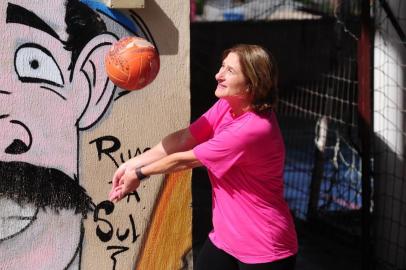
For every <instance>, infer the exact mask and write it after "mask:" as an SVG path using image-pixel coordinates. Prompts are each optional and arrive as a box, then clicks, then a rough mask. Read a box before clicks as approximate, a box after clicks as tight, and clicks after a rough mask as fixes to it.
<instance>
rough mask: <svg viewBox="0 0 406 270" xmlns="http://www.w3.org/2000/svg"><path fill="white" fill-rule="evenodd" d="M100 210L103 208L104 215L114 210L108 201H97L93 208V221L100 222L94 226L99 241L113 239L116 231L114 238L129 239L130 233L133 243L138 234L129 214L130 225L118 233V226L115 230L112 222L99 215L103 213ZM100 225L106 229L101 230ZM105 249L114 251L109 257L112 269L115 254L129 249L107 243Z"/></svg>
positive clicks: (122, 240) (114, 263)
mask: <svg viewBox="0 0 406 270" xmlns="http://www.w3.org/2000/svg"><path fill="white" fill-rule="evenodd" d="M101 210H104V213H105V215H106V216H109V215H111V214H112V213H113V211H114V204H113V203H112V202H110V201H103V202H101V203H99V204H98V205H97V206H96V208H95V211H94V214H93V221H94V222H96V223H99V222H101V224H98V225H97V227H96V235H97V237H98V238H99V239H100V241H102V242H109V241H111V240H112V239H113V234H114V231H115V232H116V234H115V235H116V238H117V239H118V240H119V241H120V242H124V241H125V240H127V239H129V237H130V235H131V243H134V242H135V241H137V239H138V237H139V236H140V235H139V234H137V230H136V228H135V221H134V218H133V216H132V215H131V214H130V215H129V216H128V219H129V221H130V227H127V228H125V229H124V233H120V228H118V227H117V229H116V230H115V228H114V226H113V224H112V223H111V222H110V221H109V220H107V219H106V218H102V217H101V216H102V215H103V214H102V213H101ZM102 226H103V227H105V228H106V227H107V229H105V230H103V229H102V228H101V227H102ZM106 249H107V250H112V251H114V252H113V253H112V254H111V256H110V258H111V259H112V261H113V270H114V269H115V268H116V265H117V258H116V256H117V255H118V254H121V253H123V252H126V251H127V250H129V247H127V246H110V245H109V246H107V248H106Z"/></svg>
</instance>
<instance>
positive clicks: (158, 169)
mask: <svg viewBox="0 0 406 270" xmlns="http://www.w3.org/2000/svg"><path fill="white" fill-rule="evenodd" d="M199 166H202V164H201V163H200V161H199V160H198V159H197V158H196V157H195V155H194V153H193V151H192V150H189V151H185V152H178V153H174V154H170V155H168V156H166V157H164V158H162V159H160V160H157V161H155V162H153V163H151V164H149V165H146V166H145V167H143V168H142V169H141V172H142V173H143V174H145V175H154V174H168V173H172V172H176V171H180V170H186V169H192V168H195V167H199Z"/></svg>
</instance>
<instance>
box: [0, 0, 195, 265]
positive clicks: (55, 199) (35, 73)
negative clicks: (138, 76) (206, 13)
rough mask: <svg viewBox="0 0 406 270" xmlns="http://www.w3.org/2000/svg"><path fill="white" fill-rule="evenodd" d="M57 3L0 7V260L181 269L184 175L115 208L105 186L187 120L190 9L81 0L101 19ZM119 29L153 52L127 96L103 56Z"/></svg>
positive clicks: (187, 213)
mask: <svg viewBox="0 0 406 270" xmlns="http://www.w3.org/2000/svg"><path fill="white" fill-rule="evenodd" d="M66 2H67V3H66V4H67V6H65V0H52V1H51V0H41V1H40V0H30V1H28V0H26V1H24V0H15V1H1V4H0V13H1V14H2V15H1V16H0V17H1V18H2V19H1V20H0V29H1V31H0V33H1V35H2V42H1V44H0V48H1V54H0V63H1V65H0V71H1V73H0V74H1V75H0V85H1V86H0V179H1V180H0V208H1V210H0V269H36V270H38V269H181V268H182V269H188V268H190V267H191V265H190V264H191V263H190V258H191V191H190V178H191V174H190V172H183V173H178V174H173V175H169V176H155V177H152V178H151V179H149V180H148V181H146V182H144V183H143V184H142V185H141V187H140V188H139V189H138V190H137V192H136V193H134V194H131V195H130V196H128V198H127V199H125V200H123V201H122V202H120V203H118V204H115V205H114V204H112V203H110V202H108V201H107V194H108V192H109V190H110V187H111V183H110V181H111V177H112V175H113V173H114V171H115V169H116V168H117V166H119V165H120V164H121V163H123V162H124V161H125V160H128V159H129V158H130V157H133V156H136V155H138V154H140V153H142V152H144V151H146V150H148V148H150V147H152V146H153V145H154V144H156V143H157V142H158V141H159V140H160V139H161V138H162V137H163V136H164V135H166V134H167V133H169V132H171V131H174V130H176V129H179V128H181V127H185V126H186V125H187V124H188V123H189V115H190V105H189V99H190V98H189V75H188V74H189V21H188V19H189V17H188V16H189V6H188V4H185V1H182V0H174V1H165V0H150V1H147V2H146V5H145V8H144V9H139V10H138V9H137V10H125V11H124V10H123V11H122V12H121V13H120V14H118V13H114V12H112V11H111V10H108V9H106V7H105V6H104V5H103V4H101V3H99V2H94V1H84V2H86V3H87V4H88V5H90V6H91V7H92V9H93V10H94V11H95V12H97V13H98V14H100V16H101V18H102V20H101V21H100V20H98V19H97V18H96V17H93V15H92V12H90V13H89V10H86V9H83V7H81V5H79V4H78V3H77V1H73V0H68V1H66ZM187 3H188V2H187ZM68 8H69V10H72V11H68ZM78 12H79V13H81V14H83V16H82V18H81V20H80V23H79V24H76V25H72V24H70V23H69V21H72V20H73V19H74V18H76V17H77V14H79V13H78ZM92 18H94V19H93V20H92ZM97 26H99V27H97ZM104 26H105V27H106V29H107V31H105V29H104ZM128 35H137V36H141V37H144V38H146V39H148V40H149V41H151V42H152V43H154V44H155V45H156V47H157V48H158V50H159V54H160V61H161V69H160V72H159V74H158V76H157V78H156V79H155V81H154V82H153V83H152V84H150V85H148V86H147V87H145V88H144V89H142V90H140V91H135V92H130V93H127V92H125V91H123V90H122V89H119V88H116V87H115V86H114V85H113V84H112V83H111V82H110V81H109V80H108V78H107V77H106V73H105V71H104V63H103V62H104V61H103V60H104V55H105V54H106V52H107V50H108V49H109V48H110V46H111V44H112V43H113V42H115V41H116V40H117V38H120V37H123V36H128Z"/></svg>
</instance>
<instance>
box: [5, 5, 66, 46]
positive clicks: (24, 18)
mask: <svg viewBox="0 0 406 270" xmlns="http://www.w3.org/2000/svg"><path fill="white" fill-rule="evenodd" d="M6 23H18V24H23V25H27V26H30V27H33V28H36V29H38V30H41V31H44V32H45V33H48V34H50V35H51V36H53V37H54V38H56V39H58V40H60V38H59V36H58V34H57V33H56V32H55V31H54V30H53V29H52V28H51V27H50V26H49V25H48V24H47V23H46V22H44V21H43V20H42V19H41V18H40V17H38V16H37V15H36V14H35V13H34V12H32V11H30V10H28V9H25V8H23V7H21V6H19V5H16V4H12V3H8V6H7V16H6Z"/></svg>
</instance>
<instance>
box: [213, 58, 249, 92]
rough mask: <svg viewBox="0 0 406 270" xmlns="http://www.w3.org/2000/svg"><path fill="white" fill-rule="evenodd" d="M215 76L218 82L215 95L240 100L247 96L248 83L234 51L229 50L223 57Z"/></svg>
mask: <svg viewBox="0 0 406 270" xmlns="http://www.w3.org/2000/svg"><path fill="white" fill-rule="evenodd" d="M215 77H216V80H217V83H218V84H217V88H216V92H215V95H216V97H218V98H225V99H242V100H246V99H247V98H248V95H247V90H248V85H247V82H246V80H245V77H244V75H243V73H242V71H241V65H240V61H239V57H238V55H237V54H236V53H233V52H231V53H229V54H228V55H227V57H226V58H224V60H223V63H222V65H221V68H220V70H219V71H218V72H217V74H216V76H215Z"/></svg>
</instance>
